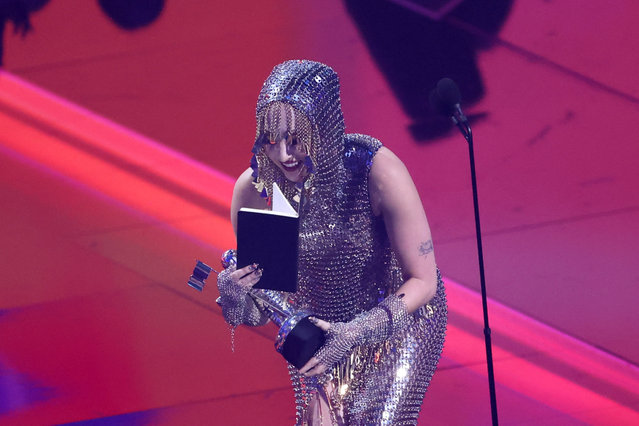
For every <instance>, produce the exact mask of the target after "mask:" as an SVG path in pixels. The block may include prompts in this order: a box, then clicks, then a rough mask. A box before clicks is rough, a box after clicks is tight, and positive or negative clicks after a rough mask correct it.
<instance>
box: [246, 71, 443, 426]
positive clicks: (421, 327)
mask: <svg viewBox="0 0 639 426" xmlns="http://www.w3.org/2000/svg"><path fill="white" fill-rule="evenodd" d="M339 90H340V88H339V80H338V77H337V74H336V73H335V72H334V71H333V70H332V69H331V68H330V67H328V66H326V65H324V64H321V63H317V62H312V61H306V60H294V61H287V62H284V63H282V64H280V65H277V66H276V67H275V68H274V69H273V71H272V73H271V74H270V75H269V77H268V78H267V80H266V81H265V83H264V86H263V87H262V90H261V92H260V95H259V98H258V102H257V111H256V118H257V133H256V142H255V145H254V147H253V153H254V157H253V159H252V161H251V166H252V167H253V170H254V174H253V176H254V182H255V185H256V188H257V190H258V191H260V192H261V193H262V194H263V196H265V197H270V196H271V195H272V194H271V187H272V184H273V182H277V183H278V185H279V186H280V187H281V188H282V190H283V192H284V194H285V196H286V197H287V198H288V199H289V201H290V202H291V203H292V204H293V205H294V207H297V206H299V203H298V201H299V200H302V201H301V204H302V206H301V208H300V209H299V210H300V228H299V275H298V291H297V292H296V293H294V294H292V295H291V296H290V297H291V301H292V303H293V304H294V305H296V306H297V307H299V308H306V309H309V310H310V311H312V312H314V313H315V314H316V316H318V317H319V318H321V319H324V320H327V321H330V322H336V321H350V320H352V319H353V318H354V317H355V316H357V315H359V314H360V313H362V312H364V311H367V310H369V309H371V308H373V307H374V306H376V305H377V304H378V303H379V302H380V301H381V300H383V299H384V298H386V297H387V296H388V295H390V294H392V293H393V292H395V291H396V290H397V289H398V288H399V286H400V285H401V284H402V283H403V275H402V270H401V267H400V265H399V262H398V260H397V257H396V255H395V252H394V250H393V249H392V248H391V244H390V241H389V238H388V235H387V233H386V228H385V225H384V222H383V219H382V218H381V217H378V216H375V215H374V214H373V211H372V206H371V203H370V200H369V195H368V177H369V170H370V167H371V165H372V162H373V158H374V156H375V153H376V152H377V150H378V149H379V148H380V147H381V143H380V142H379V141H377V140H376V139H374V138H371V137H369V136H365V135H359V134H349V135H345V133H344V119H343V116H342V109H341V103H340V93H339ZM281 103H283V104H286V106H287V108H289V111H288V112H286V119H287V121H288V120H289V115H296V116H298V115H299V114H300V113H301V114H303V115H304V116H305V117H306V118H307V120H306V123H307V124H306V125H304V126H302V127H307V128H301V129H299V133H301V134H303V135H304V136H303V137H302V139H304V138H306V141H305V142H304V146H305V147H306V148H305V152H306V153H307V155H308V157H307V159H306V160H305V163H306V164H307V169H309V170H310V171H311V173H310V174H309V177H308V178H307V179H306V181H305V182H303V183H299V184H296V183H294V182H290V181H288V180H287V179H286V178H285V177H284V175H283V173H282V172H281V171H280V170H279V168H278V167H277V166H276V165H275V164H273V163H272V162H271V161H270V160H269V158H268V157H267V156H266V154H265V153H264V149H263V147H264V144H265V143H268V141H267V138H266V137H265V135H266V133H268V131H269V129H268V127H269V126H270V127H272V126H273V124H272V121H273V120H270V121H271V122H269V120H267V119H266V117H267V115H268V114H271V113H270V112H269V109H270V108H271V107H272V106H273V105H279V104H281ZM291 107H292V109H293V112H290V110H291ZM277 110H278V111H279V110H280V108H277ZM281 119H283V117H278V120H281ZM296 123H297V120H296ZM300 195H301V197H300ZM446 317H447V312H446V299H445V293H444V287H443V283H442V282H441V279H439V277H438V288H437V294H436V296H435V297H434V298H433V299H432V300H431V301H430V302H429V304H428V305H426V306H424V307H422V308H421V309H419V310H418V311H417V312H415V313H414V314H412V318H411V321H412V323H411V324H412V325H411V326H410V327H409V329H408V330H406V331H405V332H404V333H401V335H400V336H397V337H396V338H393V340H389V341H387V342H384V343H382V344H376V345H367V346H359V347H357V348H355V349H354V350H353V353H352V354H351V355H350V357H348V358H347V359H345V360H344V361H342V362H340V363H339V364H338V365H337V366H336V367H335V368H333V370H332V372H331V373H330V374H328V375H326V376H325V377H312V378H307V377H304V376H302V375H300V374H299V373H298V372H297V370H296V369H295V368H294V367H292V366H290V367H289V371H290V374H291V380H292V382H293V387H294V390H295V397H296V408H297V421H298V424H311V422H313V421H317V418H318V416H323V415H326V416H329V415H330V418H331V420H332V421H333V423H334V424H415V423H416V421H417V416H418V414H419V409H420V406H421V401H422V399H423V397H424V392H425V391H426V388H427V387H428V384H429V382H430V378H431V377H432V374H433V373H434V370H435V367H436V365H437V362H438V360H439V356H440V353H441V350H442V346H443V340H444V335H445V329H446ZM400 372H401V377H400ZM322 384H324V385H326V384H330V385H331V386H328V387H325V386H322ZM326 389H333V391H331V392H328V393H327V392H326ZM322 392H323V395H324V396H323V398H324V399H325V400H327V401H328V402H329V405H330V406H331V407H332V409H331V412H330V413H323V414H322V413H321V412H317V408H316V407H317V405H318V404H314V403H313V401H314V399H316V398H318V394H322Z"/></svg>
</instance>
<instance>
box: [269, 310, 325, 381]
mask: <svg viewBox="0 0 639 426" xmlns="http://www.w3.org/2000/svg"><path fill="white" fill-rule="evenodd" d="M325 340H326V338H325V337H324V331H323V330H322V329H321V328H319V327H318V326H316V325H314V324H313V323H312V322H311V321H309V319H308V317H306V318H303V319H301V320H300V321H299V322H298V323H297V325H296V326H295V328H293V329H292V330H291V331H290V332H289V333H288V335H287V336H286V340H284V344H283V345H282V350H281V351H280V353H281V354H282V356H283V357H284V359H286V360H287V361H288V362H289V363H291V364H293V365H294V366H295V368H297V369H300V368H302V367H303V366H304V365H305V364H306V363H307V362H308V360H309V359H311V358H312V357H313V355H315V352H317V350H318V349H319V348H321V347H322V345H323V344H324V341H325Z"/></svg>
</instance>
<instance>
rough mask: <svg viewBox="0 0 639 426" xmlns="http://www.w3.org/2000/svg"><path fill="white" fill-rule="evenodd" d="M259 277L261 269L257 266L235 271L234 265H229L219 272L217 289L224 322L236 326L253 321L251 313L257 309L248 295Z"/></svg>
mask: <svg viewBox="0 0 639 426" xmlns="http://www.w3.org/2000/svg"><path fill="white" fill-rule="evenodd" d="M261 277H262V269H260V268H259V267H258V265H257V264H253V265H249V266H245V267H244V268H240V269H236V267H235V263H231V264H230V265H229V266H228V267H227V268H226V269H224V270H223V271H222V272H220V274H219V275H218V276H217V288H218V290H219V291H220V299H219V304H220V306H221V307H222V313H223V314H224V319H225V320H226V322H228V323H229V324H231V325H233V326H237V325H240V324H243V323H249V324H250V323H252V322H254V321H255V319H254V318H253V316H255V314H254V312H253V311H254V310H256V309H257V308H256V307H255V306H254V305H255V303H254V302H253V300H252V299H251V297H250V296H249V294H248V293H249V291H250V290H251V288H252V287H253V286H254V285H255V284H257V283H258V282H259V280H260V278H261Z"/></svg>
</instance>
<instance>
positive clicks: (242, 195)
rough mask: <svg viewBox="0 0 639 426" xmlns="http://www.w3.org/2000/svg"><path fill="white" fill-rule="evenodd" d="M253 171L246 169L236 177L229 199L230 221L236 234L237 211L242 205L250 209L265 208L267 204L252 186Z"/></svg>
mask: <svg viewBox="0 0 639 426" xmlns="http://www.w3.org/2000/svg"><path fill="white" fill-rule="evenodd" d="M252 173H253V170H252V169H250V168H249V169H246V170H245V171H244V173H242V174H241V175H240V177H239V178H237V181H236V182H235V187H234V188H233V199H232V200H231V223H232V224H233V231H234V232H235V235H237V212H238V211H240V209H241V208H242V207H250V208H252V209H262V210H265V209H266V208H267V207H268V206H267V205H266V200H264V199H263V198H262V197H260V194H259V193H258V192H257V190H256V189H255V187H254V186H253V177H252V176H251V174H252Z"/></svg>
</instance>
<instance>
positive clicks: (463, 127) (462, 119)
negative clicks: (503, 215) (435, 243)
mask: <svg viewBox="0 0 639 426" xmlns="http://www.w3.org/2000/svg"><path fill="white" fill-rule="evenodd" d="M451 119H452V120H453V123H454V124H455V125H456V126H457V127H458V128H459V130H460V131H461V133H462V135H464V138H465V139H466V142H468V153H469V157H470V176H471V180H472V186H473V205H474V207H475V234H476V236H477V256H478V259H479V279H480V282H481V303H482V308H483V311H484V338H485V340H486V363H487V365H488V386H489V388H490V411H491V415H492V420H493V425H495V426H497V425H498V424H499V421H498V419H497V394H496V392H495V374H494V371H493V349H492V343H491V331H490V326H489V325H488V302H487V296H486V278H485V276H484V252H483V249H482V243H481V226H480V223H479V200H478V197H477V176H476V174H475V153H474V150H473V132H472V130H471V128H470V124H469V123H468V119H467V118H466V116H465V115H464V113H463V112H462V110H461V108H460V107H459V104H457V105H455V113H454V115H453V116H452V117H451Z"/></svg>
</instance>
